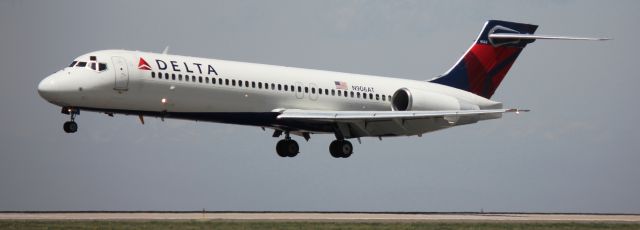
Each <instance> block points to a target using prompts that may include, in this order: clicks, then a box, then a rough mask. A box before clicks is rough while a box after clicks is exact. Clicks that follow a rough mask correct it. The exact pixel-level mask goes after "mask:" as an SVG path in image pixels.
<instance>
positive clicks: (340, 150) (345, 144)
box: [329, 140, 353, 158]
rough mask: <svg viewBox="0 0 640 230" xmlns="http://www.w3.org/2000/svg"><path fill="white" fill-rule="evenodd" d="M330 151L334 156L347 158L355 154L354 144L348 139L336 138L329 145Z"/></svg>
mask: <svg viewBox="0 0 640 230" xmlns="http://www.w3.org/2000/svg"><path fill="white" fill-rule="evenodd" d="M329 153H331V156H332V157H334V158H347V157H349V156H351V154H353V145H352V144H351V142H349V141H347V140H335V141H332V142H331V144H330V145H329Z"/></svg>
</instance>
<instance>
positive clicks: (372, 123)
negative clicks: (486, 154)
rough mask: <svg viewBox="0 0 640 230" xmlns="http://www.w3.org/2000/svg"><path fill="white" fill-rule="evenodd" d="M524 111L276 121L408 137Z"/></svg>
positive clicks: (346, 114) (287, 113) (298, 115)
mask: <svg viewBox="0 0 640 230" xmlns="http://www.w3.org/2000/svg"><path fill="white" fill-rule="evenodd" d="M527 111H528V110H518V109H489V110H446V111H323V110H298V109H287V110H281V111H279V112H280V115H278V117H277V119H279V120H295V121H303V122H311V123H323V124H331V125H334V126H335V127H336V130H335V132H339V133H340V135H342V136H344V137H345V138H353V137H365V136H411V135H421V134H423V133H426V132H431V131H435V130H440V129H444V128H449V127H452V126H456V125H464V124H471V123H476V122H478V121H480V120H488V119H496V118H500V117H502V114H503V113H510V112H514V113H519V112H527Z"/></svg>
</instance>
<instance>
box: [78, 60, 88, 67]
mask: <svg viewBox="0 0 640 230" xmlns="http://www.w3.org/2000/svg"><path fill="white" fill-rule="evenodd" d="M76 66H77V67H85V66H87V63H86V62H83V61H81V62H78V65H76Z"/></svg>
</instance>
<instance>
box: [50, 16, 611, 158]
mask: <svg viewBox="0 0 640 230" xmlns="http://www.w3.org/2000/svg"><path fill="white" fill-rule="evenodd" d="M537 27H538V26H536V25H530V24H523V23H514V22H506V21H497V20H490V21H487V22H486V23H485V25H484V28H483V29H482V31H481V32H480V35H479V36H478V37H477V39H476V40H475V42H474V43H473V44H472V45H471V47H470V48H469V50H468V51H467V52H466V53H465V54H464V55H463V56H462V57H461V58H460V59H459V60H458V61H457V63H455V65H454V66H453V67H452V68H451V69H450V70H449V71H447V72H446V73H444V74H443V75H441V76H439V77H437V78H434V79H432V80H430V81H418V80H407V79H397V78H388V77H379V76H369V75H359V74H349V73H339V72H330V71H321V70H311V69H301V68H293V67H283V66H273V65H263V64H252V63H243V62H235V61H224V60H215V59H204V58H196V57H187V56H178V55H169V54H167V53H166V52H163V53H147V52H140V51H128V50H102V51H96V52H91V53H88V54H85V55H82V56H80V57H78V58H76V59H75V60H73V62H72V63H71V65H69V66H68V67H66V68H64V69H62V70H60V71H58V72H57V73H54V74H52V75H51V76H48V77H46V78H45V79H44V80H42V81H41V82H40V84H39V85H38V93H39V94H40V96H41V97H42V98H44V99H46V100H47V101H49V102H51V103H53V104H55V105H57V106H60V107H62V113H64V114H68V115H69V117H70V120H69V121H67V122H65V123H64V126H63V128H64V131H65V132H67V133H74V132H76V131H77V129H78V125H77V123H76V122H75V118H76V116H77V115H78V114H79V113H80V111H81V110H85V111H94V112H101V113H106V114H107V115H109V116H113V114H127V115H135V116H139V119H140V122H142V123H143V124H144V117H145V116H150V117H160V118H161V119H165V118H175V119H187V120H196V121H210V122H220V123H228V124H239V125H250V126H256V127H262V128H263V129H264V128H269V129H273V130H274V132H273V137H280V136H282V135H283V134H284V138H283V139H282V140H280V141H278V143H277V145H276V152H277V153H278V155H279V156H281V157H293V156H296V155H297V154H298V152H299V146H298V143H297V142H296V141H295V140H293V139H291V134H294V135H299V136H301V137H303V138H304V139H305V140H309V138H310V136H311V134H320V133H328V134H333V135H335V138H336V140H334V141H332V142H331V144H330V146H329V152H330V153H331V156H333V157H336V158H346V157H349V156H350V155H351V154H352V153H353V146H352V144H351V142H350V141H348V139H352V138H358V140H359V138H360V137H378V138H382V137H391V136H412V135H418V136H420V135H422V134H424V133H426V132H432V131H436V130H440V129H445V128H449V127H453V126H458V125H466V124H472V123H476V122H478V121H481V120H487V119H496V118H500V117H501V116H502V114H503V113H510V112H516V113H517V112H520V111H523V110H519V109H503V106H502V103H500V102H497V101H493V100H491V96H492V95H493V94H494V92H495V91H496V89H497V88H498V86H499V85H500V82H501V81H502V80H503V78H504V77H505V75H506V74H507V71H509V68H511V65H512V64H513V63H514V62H515V60H516V58H517V57H518V55H519V54H520V52H521V51H522V49H523V48H524V47H525V46H526V45H527V44H529V43H531V42H533V41H535V40H536V39H564V40H604V39H597V38H577V37H558V36H542V35H533V33H534V32H535V30H536V29H537ZM165 51H166V50H165ZM525 111H526V110H525Z"/></svg>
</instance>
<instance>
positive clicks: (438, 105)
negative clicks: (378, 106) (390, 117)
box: [391, 88, 467, 111]
mask: <svg viewBox="0 0 640 230" xmlns="http://www.w3.org/2000/svg"><path fill="white" fill-rule="evenodd" d="M461 107H463V106H461V103H460V101H458V99H456V98H454V97H450V96H447V95H443V94H439V93H433V92H427V91H423V90H416V89H409V88H401V89H398V90H397V91H396V92H395V93H394V94H393V98H392V100H391V109H392V110H394V111H410V110H459V109H467V108H461ZM464 107H466V106H464Z"/></svg>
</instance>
